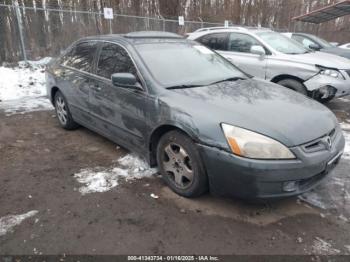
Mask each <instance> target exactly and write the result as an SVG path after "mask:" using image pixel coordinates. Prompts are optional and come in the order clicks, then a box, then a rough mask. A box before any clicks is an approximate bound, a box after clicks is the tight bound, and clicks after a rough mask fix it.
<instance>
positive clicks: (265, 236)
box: [0, 99, 350, 255]
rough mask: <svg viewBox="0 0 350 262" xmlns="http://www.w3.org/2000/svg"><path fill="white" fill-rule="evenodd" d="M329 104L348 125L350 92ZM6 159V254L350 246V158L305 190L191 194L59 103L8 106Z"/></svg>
mask: <svg viewBox="0 0 350 262" xmlns="http://www.w3.org/2000/svg"><path fill="white" fill-rule="evenodd" d="M0 103H1V102H0ZM329 107H330V108H331V109H332V110H333V111H334V112H335V113H336V114H337V116H338V118H339V120H340V121H341V122H344V125H343V126H344V128H347V126H346V121H348V122H349V123H350V100H348V99H341V100H336V101H334V102H332V103H330V104H329ZM349 131H350V130H349ZM0 159H1V164H0V254H16V255H19V254H26V255H29V254H60V255H62V254H132V253H137V254H202V253H205V254H217V255H218V254H320V255H322V254H331V255H332V254H350V203H349V201H350V200H349V194H350V193H349V192H350V174H349V173H350V172H349V170H350V168H349V167H350V160H349V159H346V158H344V159H343V160H341V162H340V164H339V166H338V167H337V168H336V169H335V170H334V172H333V173H332V175H331V176H330V177H329V178H328V179H327V180H325V181H324V182H323V183H322V184H321V185H320V186H318V187H317V188H316V189H315V190H314V191H313V192H311V193H309V194H306V195H305V196H304V197H303V199H300V198H291V199H287V200H283V201H278V202H267V203H263V204H259V205H257V204H251V203H245V202H242V201H239V200H236V199H221V198H216V197H213V196H210V195H205V196H203V197H201V198H198V199H193V200H190V199H185V198H181V197H179V196H177V195H175V194H174V193H172V192H171V191H170V190H168V189H167V188H166V187H165V185H164V184H163V182H162V180H161V179H160V178H159V177H158V176H157V171H156V170H151V169H149V168H147V166H145V165H144V163H143V162H142V161H141V160H140V159H138V158H137V157H136V156H134V155H132V154H130V153H129V152H127V151H126V150H124V149H123V148H120V147H119V146H117V145H115V144H113V143H112V142H110V141H108V140H106V139H105V138H103V137H101V136H99V135H97V134H95V133H93V132H90V131H89V130H87V129H85V128H80V129H78V130H76V131H72V132H68V131H64V130H63V129H61V128H60V127H59V126H58V123H57V119H56V118H55V117H54V116H53V111H36V112H29V113H24V114H18V112H16V114H10V115H9V114H7V113H5V111H1V109H0ZM96 191H99V192H96ZM305 201H306V202H305Z"/></svg>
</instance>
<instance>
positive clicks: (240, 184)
mask: <svg viewBox="0 0 350 262" xmlns="http://www.w3.org/2000/svg"><path fill="white" fill-rule="evenodd" d="M332 141H333V144H332V147H331V148H328V149H324V150H316V149H314V150H313V151H312V152H309V151H305V148H306V146H308V145H309V144H312V145H313V144H315V142H314V141H311V142H310V143H307V144H306V145H301V146H296V147H292V148H290V150H291V151H293V153H294V154H295V155H296V156H297V158H296V159H292V160H257V159H247V158H242V157H239V156H236V155H233V154H231V153H229V152H226V151H224V150H220V149H218V148H215V147H210V146H206V145H198V147H199V150H200V153H201V156H202V159H203V162H204V165H205V167H206V170H207V175H208V178H209V185H210V191H211V193H213V194H214V195H221V196H230V197H238V198H244V199H266V198H283V197H290V196H294V195H299V194H302V193H303V192H306V191H308V190H310V189H311V188H313V187H314V186H315V185H317V184H318V183H319V182H320V181H321V180H322V179H323V178H324V177H325V176H326V175H327V174H328V173H329V172H330V171H331V170H332V169H333V168H334V167H335V166H336V165H337V164H338V162H339V159H340V157H341V155H342V153H343V150H344V145H345V140H344V137H343V135H342V132H341V130H340V129H337V131H336V132H335V135H334V137H333V138H332Z"/></svg>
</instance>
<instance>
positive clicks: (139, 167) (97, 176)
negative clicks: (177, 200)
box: [74, 154, 157, 195]
mask: <svg viewBox="0 0 350 262" xmlns="http://www.w3.org/2000/svg"><path fill="white" fill-rule="evenodd" d="M117 163H118V166H117V167H112V168H101V167H97V168H86V169H82V170H81V171H80V172H79V173H77V174H75V175H74V177H75V178H76V179H77V181H78V182H79V183H81V184H84V185H83V186H81V187H80V188H79V192H80V193H81V194H82V195H85V194H88V193H95V192H106V191H109V190H111V189H112V188H114V187H116V186H117V185H118V184H119V181H120V179H124V180H126V181H128V180H133V179H140V178H143V177H151V176H152V175H153V174H155V173H156V172H157V170H156V169H153V168H150V167H149V166H148V164H147V163H146V162H145V161H143V160H141V159H140V158H138V157H136V156H135V155H132V154H129V155H126V156H124V157H122V158H120V159H118V161H117Z"/></svg>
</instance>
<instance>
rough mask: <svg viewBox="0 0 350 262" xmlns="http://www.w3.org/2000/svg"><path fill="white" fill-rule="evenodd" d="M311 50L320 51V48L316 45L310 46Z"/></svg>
mask: <svg viewBox="0 0 350 262" xmlns="http://www.w3.org/2000/svg"><path fill="white" fill-rule="evenodd" d="M309 48H310V49H312V50H315V51H320V49H321V48H320V47H319V46H318V45H316V44H310V45H309Z"/></svg>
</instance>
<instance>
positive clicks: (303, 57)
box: [286, 52, 350, 69]
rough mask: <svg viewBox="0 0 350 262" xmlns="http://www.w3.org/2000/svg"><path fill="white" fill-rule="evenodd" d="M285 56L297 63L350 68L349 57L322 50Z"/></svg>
mask: <svg viewBox="0 0 350 262" xmlns="http://www.w3.org/2000/svg"><path fill="white" fill-rule="evenodd" d="M286 58H287V59H288V60H291V61H294V62H299V63H306V64H312V65H320V66H324V67H329V68H336V69H350V60H349V59H346V58H343V57H340V56H338V55H334V54H329V53H324V52H310V53H306V54H299V55H286Z"/></svg>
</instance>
